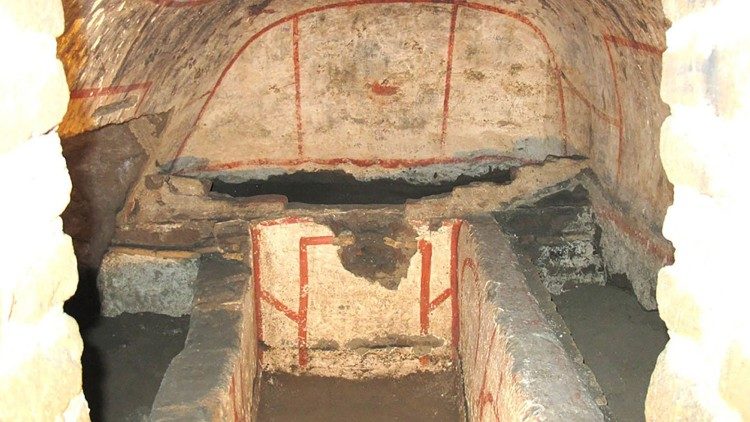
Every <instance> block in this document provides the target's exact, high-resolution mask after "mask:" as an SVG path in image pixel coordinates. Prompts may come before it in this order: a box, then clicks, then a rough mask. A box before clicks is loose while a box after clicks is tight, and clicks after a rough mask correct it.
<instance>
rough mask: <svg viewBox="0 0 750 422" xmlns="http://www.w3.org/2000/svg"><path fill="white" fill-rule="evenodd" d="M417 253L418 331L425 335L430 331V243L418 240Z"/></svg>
mask: <svg viewBox="0 0 750 422" xmlns="http://www.w3.org/2000/svg"><path fill="white" fill-rule="evenodd" d="M419 253H420V254H421V255H422V278H421V280H420V289H419V332H420V334H422V335H426V334H427V333H428V332H429V331H430V276H431V271H432V268H431V267H432V244H431V243H430V242H428V241H426V240H420V241H419Z"/></svg>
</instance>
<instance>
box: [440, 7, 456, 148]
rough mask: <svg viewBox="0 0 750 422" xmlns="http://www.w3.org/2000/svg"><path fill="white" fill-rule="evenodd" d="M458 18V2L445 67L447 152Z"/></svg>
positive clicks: (442, 142)
mask: <svg viewBox="0 0 750 422" xmlns="http://www.w3.org/2000/svg"><path fill="white" fill-rule="evenodd" d="M457 18H458V3H453V10H452V11H451V28H450V33H449V35H448V57H447V60H446V62H447V63H446V68H445V93H444V96H443V125H442V127H441V129H440V150H441V152H442V153H445V137H446V134H447V133H448V114H449V112H450V99H451V75H452V74H453V45H454V44H455V42H456V20H457Z"/></svg>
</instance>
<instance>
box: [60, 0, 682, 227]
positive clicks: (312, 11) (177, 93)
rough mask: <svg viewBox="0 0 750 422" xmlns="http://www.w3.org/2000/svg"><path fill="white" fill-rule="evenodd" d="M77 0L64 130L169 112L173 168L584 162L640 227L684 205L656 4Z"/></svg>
mask: <svg viewBox="0 0 750 422" xmlns="http://www.w3.org/2000/svg"><path fill="white" fill-rule="evenodd" d="M65 5H66V33H65V35H64V37H63V39H62V43H61V48H60V53H61V56H62V57H63V59H64V60H65V61H66V63H68V64H69V65H68V66H67V73H68V80H69V82H70V84H71V86H72V87H73V91H72V103H71V108H70V109H69V111H68V114H67V116H66V119H65V123H64V124H63V127H62V132H63V133H64V134H66V135H67V134H74V133H78V132H81V131H83V130H88V129H91V128H93V127H98V126H102V125H105V124H108V123H115V122H122V121H126V120H129V119H132V118H133V117H136V116H138V115H142V114H147V113H160V112H165V111H170V110H171V111H172V112H173V113H172V116H171V119H170V122H169V125H168V127H167V128H166V130H165V132H164V134H163V139H162V145H161V149H160V153H159V154H158V157H159V158H158V160H157V162H158V165H160V166H161V167H162V168H163V169H166V170H171V171H174V172H180V173H182V174H185V175H215V176H216V175H218V176H221V177H223V178H225V179H235V180H236V179H242V178H247V177H250V176H261V177H262V176H265V175H269V174H275V173H284V172H290V171H294V170H299V169H308V170H315V169H344V170H346V171H349V172H351V173H353V174H355V175H357V176H358V177H360V178H367V177H374V176H383V175H386V176H388V175H390V176H402V177H408V178H412V179H416V180H420V181H424V180H427V179H434V178H453V177H456V176H457V175H458V174H466V173H472V172H478V171H481V170H482V169H483V168H486V166H489V165H494V166H497V165H502V166H507V165H512V164H524V163H529V162H535V161H539V160H542V159H544V158H545V157H546V156H547V155H550V154H551V155H582V156H586V157H590V158H591V166H592V167H593V168H594V169H595V170H596V172H597V174H598V175H599V177H600V178H601V179H602V181H603V184H604V185H605V186H606V187H607V189H608V191H609V192H610V194H611V195H612V197H613V198H614V199H615V200H616V202H617V206H618V208H622V209H623V210H624V212H626V213H627V214H628V215H630V216H632V217H633V218H634V219H636V220H637V222H638V224H639V225H640V226H639V227H638V230H640V231H649V230H650V231H652V232H657V233H658V229H659V226H660V224H661V221H662V218H663V214H664V211H665V209H666V207H667V205H668V204H669V202H670V200H671V188H670V185H669V183H668V182H667V181H666V179H665V177H664V174H663V171H662V169H661V166H660V164H659V157H658V155H659V154H658V147H657V142H656V140H657V139H658V135H657V134H658V128H659V125H660V123H661V121H662V120H663V118H664V116H665V115H666V107H665V106H664V105H663V104H662V103H661V101H660V100H659V93H658V86H659V79H660V65H661V63H660V55H661V52H662V51H663V48H664V35H663V34H664V30H665V29H666V27H667V25H668V24H667V21H666V20H665V19H664V17H663V14H662V11H661V7H660V4H659V3H658V2H646V1H637V2H631V1H603V0H599V1H594V2H589V1H583V0H575V1H561V0H555V1H529V2H512V3H506V2H497V1H483V2H480V1H477V2H471V1H455V2H453V1H448V0H446V1H437V2H435V1H423V0H403V1H390V0H350V1H341V2H334V1H315V2H310V1H283V2H280V1H263V2H259V1H256V2H247V1H238V0H233V1H211V0H208V1H153V0H143V1H137V2H127V3H123V2H119V1H114V0H103V1H96V2H94V1H91V0H66V4H65ZM631 225H632V224H631Z"/></svg>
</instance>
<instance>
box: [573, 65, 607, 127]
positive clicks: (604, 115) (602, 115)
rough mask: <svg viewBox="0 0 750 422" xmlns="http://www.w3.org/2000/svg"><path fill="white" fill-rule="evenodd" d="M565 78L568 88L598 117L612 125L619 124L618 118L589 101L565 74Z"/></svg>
mask: <svg viewBox="0 0 750 422" xmlns="http://www.w3.org/2000/svg"><path fill="white" fill-rule="evenodd" d="M563 80H564V81H565V84H566V85H567V86H568V89H569V90H570V92H572V93H573V95H574V96H575V97H576V98H578V99H579V100H581V102H583V104H584V105H586V107H588V108H589V109H590V110H591V111H593V112H594V114H595V115H596V116H597V117H599V118H600V119H602V120H604V121H605V122H607V123H609V124H610V125H612V126H615V127H618V126H619V123H618V122H617V119H616V118H614V117H610V116H609V115H607V113H605V112H604V111H602V110H601V109H599V108H598V107H597V106H595V105H594V104H593V103H592V102H591V101H589V99H588V98H586V96H585V95H583V93H582V92H581V91H579V90H578V88H576V87H575V85H573V83H572V82H571V81H570V80H569V79H568V78H567V77H566V76H565V75H563Z"/></svg>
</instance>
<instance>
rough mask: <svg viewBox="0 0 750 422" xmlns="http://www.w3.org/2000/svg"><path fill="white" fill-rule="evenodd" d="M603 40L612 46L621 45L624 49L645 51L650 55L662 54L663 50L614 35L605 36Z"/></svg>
mask: <svg viewBox="0 0 750 422" xmlns="http://www.w3.org/2000/svg"><path fill="white" fill-rule="evenodd" d="M604 39H605V40H606V41H609V42H611V43H613V44H618V45H623V46H625V47H630V48H632V49H634V50H640V51H645V52H647V53H651V54H662V53H664V48H662V47H656V46H654V45H651V44H646V43H642V42H638V41H635V40H631V39H628V38H623V37H618V36H615V35H612V34H607V35H605V36H604Z"/></svg>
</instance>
